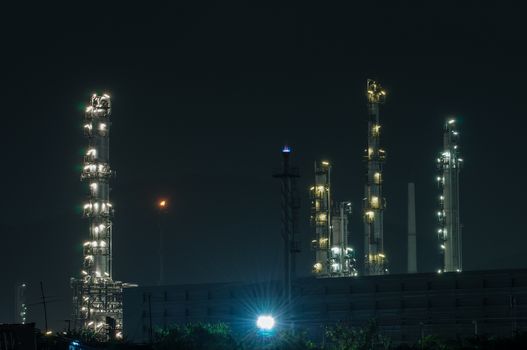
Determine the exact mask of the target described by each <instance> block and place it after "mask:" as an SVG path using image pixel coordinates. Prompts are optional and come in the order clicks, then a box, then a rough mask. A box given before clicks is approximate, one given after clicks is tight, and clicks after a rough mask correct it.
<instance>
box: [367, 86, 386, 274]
mask: <svg viewBox="0 0 527 350" xmlns="http://www.w3.org/2000/svg"><path fill="white" fill-rule="evenodd" d="M367 97H368V148H367V149H366V155H365V158H366V161H367V168H368V171H367V179H366V186H365V190H364V192H365V193H364V252H365V258H364V265H365V266H364V274H365V275H382V274H386V273H388V268H387V263H386V255H385V252H384V245H383V211H384V208H385V206H386V204H385V199H384V197H383V193H382V182H383V175H382V166H383V164H384V161H385V157H386V154H385V151H384V150H383V149H382V148H381V145H380V129H381V125H380V123H379V105H380V104H381V103H384V100H385V97H386V92H385V91H384V90H383V89H382V87H381V85H380V84H379V83H378V82H376V81H374V80H371V79H368V81H367Z"/></svg>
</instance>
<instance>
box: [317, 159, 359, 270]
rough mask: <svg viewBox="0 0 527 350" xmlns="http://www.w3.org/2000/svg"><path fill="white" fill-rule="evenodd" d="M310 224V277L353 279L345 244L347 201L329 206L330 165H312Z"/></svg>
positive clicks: (349, 209) (351, 259) (351, 258)
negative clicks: (313, 181) (311, 230)
mask: <svg viewBox="0 0 527 350" xmlns="http://www.w3.org/2000/svg"><path fill="white" fill-rule="evenodd" d="M310 190H311V224H312V226H313V231H314V239H313V240H312V241H311V244H312V247H313V249H314V250H315V263H314V264H313V270H312V271H313V274H314V275H315V276H317V277H341V276H357V270H356V268H355V253H354V251H353V248H351V247H350V246H349V244H348V237H349V220H350V217H351V212H352V205H351V202H341V203H339V205H338V206H333V202H332V191H331V165H330V164H329V162H326V161H322V162H315V184H314V186H312V187H311V189H310Z"/></svg>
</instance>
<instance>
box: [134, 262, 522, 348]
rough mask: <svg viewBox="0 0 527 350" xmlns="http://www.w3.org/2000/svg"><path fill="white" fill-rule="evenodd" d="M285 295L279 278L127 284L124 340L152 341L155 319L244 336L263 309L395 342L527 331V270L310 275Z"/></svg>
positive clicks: (314, 329) (311, 327) (284, 318)
mask: <svg viewBox="0 0 527 350" xmlns="http://www.w3.org/2000/svg"><path fill="white" fill-rule="evenodd" d="M281 300H282V298H281V289H280V285H279V284H278V283H275V282H270V283H264V284H241V283H230V284H201V285H179V286H161V287H139V288H132V289H126V290H125V294H124V327H125V328H124V330H125V337H127V338H128V339H129V340H132V341H137V342H143V341H148V339H149V331H150V320H151V324H152V328H156V327H159V328H162V327H167V326H169V325H171V324H175V323H187V322H198V321H202V322H219V321H222V322H227V323H229V324H231V326H232V328H233V329H234V330H235V331H237V332H242V333H243V332H248V331H250V330H251V329H253V328H254V321H255V319H256V317H257V315H258V314H261V313H272V314H273V315H275V316H276V318H277V322H278V323H279V326H280V325H282V326H284V325H286V324H287V323H289V322H292V321H294V323H295V325H296V326H298V327H301V328H305V329H308V331H309V332H310V333H311V334H312V335H313V336H315V337H316V336H320V335H321V333H322V330H323V326H324V325H328V324H332V323H337V322H346V323H349V324H351V325H354V326H361V325H365V324H366V323H367V322H368V321H370V320H372V319H376V320H377V323H378V324H379V326H380V327H381V330H382V332H383V333H384V334H386V335H388V336H390V337H392V339H393V340H394V341H395V342H413V341H415V340H417V339H418V338H419V337H420V336H421V335H427V334H434V335H438V336H443V337H446V338H455V337H456V336H462V337H465V336H472V335H474V334H475V332H476V330H477V332H478V334H489V335H502V336H510V335H511V334H513V333H514V332H515V331H516V330H527V308H526V306H527V270H496V271H477V272H462V273H443V274H435V273H434V274H432V273H427V274H406V275H385V276H366V277H349V278H348V277H345V278H318V279H315V278H307V279H301V280H299V281H297V283H296V285H295V288H294V296H293V305H292V309H291V310H290V311H288V310H287V308H286V306H285V305H284V304H283V303H282V301H281Z"/></svg>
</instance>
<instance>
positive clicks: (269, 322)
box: [256, 315, 276, 332]
mask: <svg viewBox="0 0 527 350" xmlns="http://www.w3.org/2000/svg"><path fill="white" fill-rule="evenodd" d="M275 324H276V322H275V319H274V317H273V316H271V315H261V316H258V318H257V319H256V327H258V329H259V330H261V331H264V332H269V331H271V330H273V328H274V326H275Z"/></svg>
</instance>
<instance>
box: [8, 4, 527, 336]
mask: <svg viewBox="0 0 527 350" xmlns="http://www.w3.org/2000/svg"><path fill="white" fill-rule="evenodd" d="M189 3H193V2H189V1H180V2H170V3H166V2H142V3H140V4H132V3H125V2H123V3H121V4H117V3H113V4H107V3H96V2H92V1H91V2H80V1H76V2H71V3H70V4H69V5H65V4H51V3H48V2H46V3H45V4H38V5H36V4H31V3H30V2H27V3H24V4H20V5H9V6H6V5H4V6H5V7H4V8H3V11H2V14H1V17H2V18H1V20H0V30H1V33H2V34H1V36H2V43H3V45H2V46H3V50H2V61H3V63H2V69H1V70H0V72H1V76H0V79H1V81H2V84H1V90H2V92H1V96H0V100H1V101H2V109H1V115H2V128H1V130H2V131H3V133H2V137H1V138H0V142H1V143H0V145H1V149H2V156H3V157H2V167H1V168H2V171H1V172H0V174H1V175H0V176H1V180H2V181H1V184H2V186H3V191H2V193H3V196H2V201H1V210H0V213H1V214H0V215H1V216H0V219H1V220H0V234H1V237H2V239H1V245H0V247H2V249H1V252H0V266H1V267H2V278H1V279H0V322H3V321H4V322H5V321H7V322H9V321H11V318H12V314H13V302H12V301H13V286H14V284H15V282H16V281H27V282H28V283H29V285H30V290H29V300H28V301H29V302H30V303H33V302H38V282H39V281H43V282H44V285H45V287H46V290H47V294H48V295H49V296H50V297H53V298H54V300H56V302H54V303H51V304H50V311H49V314H50V319H51V322H52V325H53V327H54V328H55V329H58V328H60V327H62V326H63V322H62V320H64V319H68V318H70V315H69V312H70V299H71V291H70V290H69V287H68V284H69V277H71V276H77V275H78V273H79V269H80V265H81V243H82V241H83V239H84V238H85V237H86V235H87V226H86V222H84V221H83V220H82V219H81V215H80V206H81V203H82V201H83V199H84V195H85V190H84V187H83V185H82V184H81V183H80V181H79V170H80V164H81V159H82V152H83V147H84V145H85V139H84V138H83V136H82V130H81V125H82V124H81V123H82V111H83V106H84V104H85V103H86V102H87V99H88V98H89V95H90V94H91V93H92V92H93V91H99V92H103V91H107V92H109V93H111V94H112V97H113V107H114V108H113V115H112V118H113V128H112V132H111V163H112V166H113V168H114V169H115V170H116V171H117V177H116V179H115V181H114V183H113V186H112V187H113V191H112V198H113V202H114V203H115V206H116V217H115V230H114V271H115V277H116V278H118V279H120V280H123V281H126V282H136V283H139V284H141V285H149V284H154V283H155V282H156V280H157V261H158V260H157V251H156V249H157V240H156V238H157V236H156V231H155V230H156V216H155V213H154V209H153V204H154V202H155V200H156V199H157V198H158V196H160V195H165V196H168V197H169V198H170V201H171V203H172V207H171V213H170V216H169V217H168V218H167V219H168V220H167V221H168V222H167V225H168V229H167V232H168V233H167V236H168V237H167V238H166V246H165V249H166V252H167V254H168V257H167V266H166V270H167V280H168V282H169V283H192V282H215V281H233V280H249V281H255V280H264V279H269V278H275V279H276V278H279V277H280V273H281V270H280V257H281V240H280V211H279V210H280V199H279V185H278V183H277V182H276V180H274V179H273V178H272V177H271V174H272V172H273V168H276V167H278V166H279V162H280V147H281V145H283V144H284V143H286V142H287V143H289V144H291V145H292V147H293V149H294V157H295V161H296V163H297V165H298V166H299V167H300V170H301V172H302V174H303V177H302V179H301V182H300V186H299V188H300V189H301V191H302V192H301V193H302V196H303V198H302V199H303V208H302V215H301V220H302V221H301V222H302V230H303V234H304V235H303V243H304V248H305V249H304V253H303V254H302V257H301V258H302V261H304V265H303V266H302V267H301V273H302V274H307V273H308V271H309V266H310V260H311V252H310V251H309V249H308V241H309V240H310V236H309V225H308V205H309V204H308V196H307V195H308V193H307V188H308V185H309V184H310V182H311V181H312V179H311V178H312V176H313V175H312V163H313V161H314V160H315V159H320V158H322V157H323V158H326V159H329V160H331V161H332V163H333V164H334V184H335V186H334V189H335V197H337V199H340V200H345V199H350V200H352V201H353V203H354V204H355V209H356V210H355V215H354V218H353V220H354V222H353V232H352V235H353V238H352V241H353V244H354V245H355V246H356V248H358V249H359V250H361V248H362V237H361V235H362V225H361V215H360V206H361V199H362V191H363V181H364V171H365V165H364V163H363V161H362V154H363V153H362V152H363V148H364V145H365V143H366V105H365V96H364V88H365V81H366V78H368V77H374V78H377V79H379V80H380V81H381V83H383V85H384V86H385V87H386V89H387V91H388V94H389V95H388V99H387V104H386V105H385V106H383V107H384V108H383V109H382V114H381V120H382V123H383V130H384V132H383V135H382V143H383V145H384V147H385V148H386V150H387V154H388V160H387V163H386V166H385V194H386V197H387V204H388V207H387V210H386V213H385V242H386V243H385V246H386V251H387V253H388V255H389V258H390V265H391V270H392V271H393V272H395V273H397V272H402V271H404V269H405V264H406V255H405V254H406V238H405V230H406V183H407V182H409V181H414V182H415V183H416V191H417V215H418V219H417V224H418V248H419V254H418V268H419V270H420V271H423V272H424V271H432V270H434V269H435V268H436V262H437V259H438V258H437V255H436V251H437V249H436V247H437V244H436V236H435V227H436V222H435V216H434V212H435V208H436V198H437V189H436V184H435V182H434V178H435V174H436V169H435V163H434V160H435V157H436V154H437V152H438V151H439V149H440V145H441V128H442V123H443V121H444V118H445V117H447V116H449V115H456V116H458V117H459V120H460V131H461V150H462V153H463V154H464V158H465V168H464V169H463V172H462V195H461V198H462V222H463V225H464V231H463V234H464V237H463V239H464V242H463V244H464V267H465V269H466V270H474V269H497V268H524V267H527V261H526V259H525V246H526V244H527V239H526V238H525V228H524V218H523V215H524V214H525V209H526V205H525V200H524V198H525V195H526V190H525V188H524V184H523V178H524V172H525V170H526V167H525V164H524V159H525V155H524V152H525V145H524V140H525V130H524V129H525V126H526V123H525V119H524V118H525V114H526V113H525V106H524V99H525V97H524V95H525V91H524V90H525V89H524V85H525V84H524V82H525V80H526V79H525V78H526V77H527V70H526V68H525V64H526V60H525V58H526V54H527V52H526V49H525V45H526V32H525V29H526V28H525V21H524V13H525V11H524V9H523V8H520V7H519V6H512V5H507V4H505V3H504V2H502V1H495V2H488V3H482V2H477V1H466V2H463V4H457V5H450V4H446V3H445V2H440V1H434V2H431V1H430V2H427V5H423V4H421V2H418V1H401V2H398V5H395V4H393V3H392V4H390V5H386V4H384V3H382V2H377V1H363V2H347V3H348V4H347V5H342V4H336V3H330V2H320V1H319V2H313V3H309V2H301V3H298V4H292V3H289V4H286V2H282V3H281V4H280V5H275V4H272V3H270V2H267V1H262V2H251V1H246V2H239V3H228V4H226V3H223V2H217V3H215V4H203V3H200V4H199V5H198V4H197V3H196V4H194V5H191V4H189ZM343 3H344V2H343ZM352 3H353V5H351V4H352ZM460 3H461V2H460ZM30 320H34V321H37V323H38V325H39V326H42V322H43V319H42V316H41V312H40V309H39V308H38V306H34V307H32V308H31V309H30Z"/></svg>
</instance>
